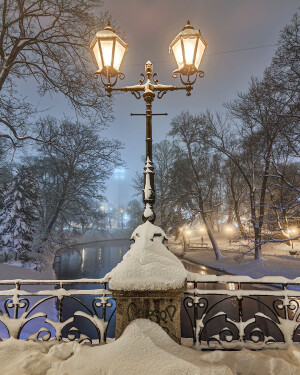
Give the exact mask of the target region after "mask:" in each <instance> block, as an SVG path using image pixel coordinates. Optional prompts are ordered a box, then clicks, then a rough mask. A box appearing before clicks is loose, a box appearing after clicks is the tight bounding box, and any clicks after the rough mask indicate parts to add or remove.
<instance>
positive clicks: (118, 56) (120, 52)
mask: <svg viewBox="0 0 300 375" xmlns="http://www.w3.org/2000/svg"><path fill="white" fill-rule="evenodd" d="M125 51H126V49H125V47H124V46H122V44H121V43H120V42H119V41H118V40H116V47H115V56H114V68H115V69H116V70H117V71H119V70H120V67H121V63H122V60H123V56H124V54H125Z"/></svg>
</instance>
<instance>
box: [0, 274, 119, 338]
mask: <svg viewBox="0 0 300 375" xmlns="http://www.w3.org/2000/svg"><path fill="white" fill-rule="evenodd" d="M10 286H14V288H9V287H10ZM41 297H43V298H41ZM114 311H115V301H114V299H113V298H112V294H111V292H110V291H109V290H108V282H107V279H77V280H40V281H37V280H1V281H0V340H1V339H3V338H8V337H14V338H16V339H19V338H23V339H27V340H41V341H48V340H58V341H74V340H77V341H79V342H91V343H105V342H106V337H107V333H108V327H109V323H110V322H111V320H112V317H113V315H114Z"/></svg>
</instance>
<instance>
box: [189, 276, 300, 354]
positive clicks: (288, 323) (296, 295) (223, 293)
mask: <svg viewBox="0 0 300 375" xmlns="http://www.w3.org/2000/svg"><path fill="white" fill-rule="evenodd" d="M183 306H184V315H183V319H184V320H188V321H189V323H190V328H191V329H190V336H192V337H193V339H194V344H195V346H196V347H197V348H199V349H242V348H248V349H262V348H274V349H275V348H284V347H285V346H287V345H288V344H292V343H294V344H295V343H298V342H300V321H299V316H300V278H296V279H293V280H290V279H287V278H284V277H272V276H267V277H263V278H260V279H252V278H250V277H248V276H231V275H224V276H215V275H200V274H194V273H189V275H188V283H187V290H186V292H185V297H184V300H183Z"/></svg>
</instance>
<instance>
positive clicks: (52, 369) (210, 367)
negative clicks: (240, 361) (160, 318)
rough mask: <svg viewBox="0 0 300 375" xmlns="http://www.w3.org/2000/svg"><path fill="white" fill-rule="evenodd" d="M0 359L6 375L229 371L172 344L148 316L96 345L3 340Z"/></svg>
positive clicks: (210, 374)
mask: <svg viewBox="0 0 300 375" xmlns="http://www.w3.org/2000/svg"><path fill="white" fill-rule="evenodd" d="M12 359H13V360H12ZM0 363H1V373H3V374H6V375H20V374H22V375H29V374H30V375H57V374H63V375H82V374H85V375H96V374H97V375H98V374H101V375H105V374H109V375H110V374H118V375H126V374H128V375H132V374H134V375H154V374H155V375H168V374H170V375H171V374H172V375H179V374H180V375H193V374H195V375H196V374H197V375H198V374H199V375H201V374H203V375H204V374H206V375H231V374H232V372H231V371H230V369H229V367H228V366H226V365H219V364H218V365H215V364H211V363H208V362H206V361H202V360H201V358H200V353H199V352H197V351H194V350H192V349H190V348H186V347H181V346H180V345H178V344H176V343H175V342H174V341H173V340H172V339H171V338H170V337H169V336H168V335H167V334H166V333H165V332H164V331H163V329H162V328H160V326H159V325H157V324H156V323H153V322H151V321H149V320H135V321H134V322H132V323H131V324H130V326H128V327H127V328H126V330H125V331H124V334H123V335H122V336H121V337H120V338H119V339H118V340H117V341H115V342H113V343H111V344H107V345H103V346H96V347H90V346H84V345H80V344H78V343H77V342H71V343H62V344H55V345H51V343H33V342H24V341H17V340H13V339H9V340H7V341H6V342H3V343H0Z"/></svg>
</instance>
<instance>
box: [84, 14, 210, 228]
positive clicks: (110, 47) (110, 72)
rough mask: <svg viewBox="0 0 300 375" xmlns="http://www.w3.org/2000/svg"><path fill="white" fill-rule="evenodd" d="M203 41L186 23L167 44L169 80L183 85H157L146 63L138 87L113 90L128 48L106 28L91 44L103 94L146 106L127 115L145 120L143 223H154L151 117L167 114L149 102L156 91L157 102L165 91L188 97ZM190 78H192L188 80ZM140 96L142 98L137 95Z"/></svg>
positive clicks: (155, 75) (203, 49) (197, 66)
mask: <svg viewBox="0 0 300 375" xmlns="http://www.w3.org/2000/svg"><path fill="white" fill-rule="evenodd" d="M206 46H207V44H206V42H205V41H204V39H203V38H202V36H201V33H200V31H199V30H195V29H194V27H193V26H191V25H190V22H189V21H188V22H187V24H186V26H185V27H184V28H183V29H182V31H181V32H180V33H179V34H178V35H177V36H176V38H175V39H174V40H173V42H172V43H171V44H170V52H172V53H173V55H174V57H175V61H176V64H177V67H178V69H176V70H174V71H173V78H176V77H178V76H179V78H180V81H181V83H182V84H183V86H181V87H177V86H172V85H162V84H159V83H158V79H157V73H154V74H152V73H153V65H152V63H151V62H150V61H147V62H146V64H145V74H143V73H141V74H140V76H141V79H140V80H139V84H137V85H134V86H125V87H121V88H115V87H114V86H115V85H116V83H117V81H118V78H120V79H124V77H125V76H124V74H123V73H122V72H121V71H120V68H121V64H122V62H123V59H124V55H125V53H126V51H127V49H128V45H127V44H126V43H125V42H124V41H123V40H122V39H121V38H120V37H119V36H118V35H117V34H116V33H115V31H114V29H113V28H112V27H111V26H110V24H108V26H107V27H106V28H105V29H104V30H102V31H98V32H97V33H96V35H95V38H94V39H93V41H92V43H91V50H92V53H93V60H94V62H95V65H96V67H97V71H96V72H95V77H98V76H100V78H101V81H102V83H103V85H104V87H105V90H106V92H107V95H108V96H109V97H110V96H111V93H112V91H123V92H130V93H131V94H132V95H134V96H135V98H136V99H140V98H141V96H143V99H144V101H145V103H146V113H142V114H140V113H138V114H136V113H135V114H134V113H132V114H131V115H134V116H135V115H137V116H145V117H146V162H145V167H144V170H145V172H144V189H143V202H144V204H145V210H144V213H143V221H144V222H146V221H150V222H151V223H154V221H155V214H154V211H153V205H154V203H155V191H154V167H153V163H152V116H155V115H167V114H166V113H155V114H153V113H152V101H153V100H154V98H155V96H156V95H155V92H157V98H158V99H161V98H162V97H163V96H164V95H165V94H166V93H167V92H168V91H177V90H186V94H187V95H188V96H190V95H191V90H192V88H193V87H192V86H193V84H194V83H195V82H196V79H197V77H198V76H199V77H200V78H202V77H203V76H204V72H203V71H201V70H199V66H200V63H201V60H202V57H203V54H204V51H205V49H206ZM192 76H193V79H192V80H190V78H191V77H192ZM141 93H142V95H141Z"/></svg>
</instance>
